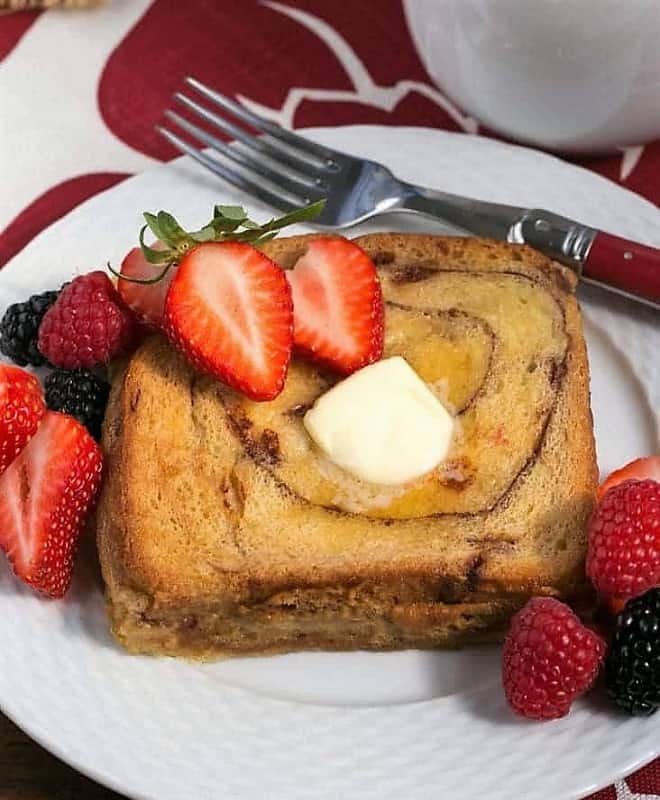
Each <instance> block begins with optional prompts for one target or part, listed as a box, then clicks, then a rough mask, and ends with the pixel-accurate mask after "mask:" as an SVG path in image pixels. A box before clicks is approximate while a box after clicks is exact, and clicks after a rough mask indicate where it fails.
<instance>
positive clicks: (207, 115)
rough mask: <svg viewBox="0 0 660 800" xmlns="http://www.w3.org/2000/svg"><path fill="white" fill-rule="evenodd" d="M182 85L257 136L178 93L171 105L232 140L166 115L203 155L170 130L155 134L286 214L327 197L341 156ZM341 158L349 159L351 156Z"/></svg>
mask: <svg viewBox="0 0 660 800" xmlns="http://www.w3.org/2000/svg"><path fill="white" fill-rule="evenodd" d="M186 83H187V84H188V85H189V86H191V87H192V88H193V89H194V90H195V91H196V92H198V93H199V94H200V95H201V96H202V97H203V98H204V99H205V100H207V101H210V102H212V103H213V104H214V105H215V107H216V108H219V109H220V110H221V111H223V112H224V114H225V115H227V116H228V117H229V116H230V117H233V118H234V119H235V120H238V121H240V122H242V123H243V124H244V125H247V126H250V127H251V128H252V129H254V130H255V131H256V132H257V133H258V134H259V135H254V134H252V133H249V132H248V131H247V130H245V128H243V127H241V126H239V125H237V124H236V123H235V122H234V121H232V119H231V118H229V119H228V118H226V117H225V116H221V115H220V114H218V113H216V111H215V110H211V109H209V108H207V107H206V106H204V105H202V104H201V103H199V102H197V101H196V100H193V99H192V98H190V97H188V96H187V95H185V94H183V93H182V92H177V93H176V94H175V95H174V98H175V100H176V101H177V102H178V103H179V104H180V105H181V106H183V107H184V108H185V109H187V111H188V112H189V113H190V115H194V116H196V117H197V118H198V119H200V120H203V121H204V122H205V123H207V126H211V127H212V128H215V129H217V130H219V131H221V132H222V133H224V134H225V135H227V136H230V137H232V138H233V139H234V141H233V142H232V143H231V144H229V143H228V142H226V141H223V140H222V139H220V138H218V137H217V136H214V135H213V134H212V133H209V132H208V130H205V129H204V128H201V127H199V126H198V125H196V124H194V123H193V122H190V121H189V120H188V119H186V118H185V117H183V116H181V114H178V113H177V112H175V111H171V110H168V111H166V112H165V116H166V118H167V119H168V120H169V121H170V122H172V123H173V124H174V126H176V128H178V129H179V130H180V131H181V132H183V133H185V134H187V136H188V137H190V139H192V140H193V141H194V142H195V143H196V144H201V145H203V146H205V147H206V148H208V149H207V150H206V151H205V150H201V149H199V148H197V147H195V146H193V145H192V144H191V143H190V142H189V141H187V139H186V138H183V137H182V136H181V135H179V134H178V133H176V132H174V131H172V130H170V128H169V127H165V126H159V127H158V128H157V130H158V131H159V133H161V134H162V135H163V136H164V137H165V138H166V139H167V140H168V141H169V142H170V143H171V144H173V145H174V147H176V148H177V149H178V150H181V151H182V152H184V153H187V154H188V155H189V156H191V157H192V158H194V159H195V161H197V162H199V163H200V164H201V165H202V166H204V167H206V168H207V169H210V170H211V171H213V172H214V173H215V174H216V175H219V176H220V177H221V178H224V179H225V180H227V181H228V182H229V183H232V184H234V185H235V186H237V187H238V188H239V189H243V190H244V191H246V192H249V193H250V194H253V195H255V196H256V197H258V198H259V199H260V200H262V201H264V202H265V203H268V204H269V205H273V206H275V207H276V208H281V209H283V210H289V209H291V208H294V207H296V206H301V205H305V204H308V203H312V202H315V201H316V200H320V199H321V198H323V197H325V196H326V194H327V193H328V191H329V189H330V187H329V185H328V180H327V178H328V177H330V176H333V175H335V174H337V172H338V171H340V169H341V165H340V164H339V163H338V158H341V154H338V153H335V152H334V151H332V150H329V149H328V148H325V147H322V146H321V145H317V144H316V143H314V142H311V141H309V140H307V139H303V138H302V137H301V136H297V135H296V134H294V133H291V132H290V131H286V130H284V129H283V128H281V127H280V126H279V125H276V124H274V123H272V122H270V121H268V120H266V119H264V118H263V117H260V116H258V115H257V114H254V113H253V112H251V111H250V110H248V109H247V108H244V107H243V106H241V105H240V104H239V103H237V102H235V101H234V100H230V99H229V98H228V97H225V96H224V95H222V94H220V93H219V92H216V91H214V90H213V89H210V88H208V87H207V86H204V84H202V83H200V82H199V81H197V80H195V79H194V78H190V77H189V78H186ZM344 158H347V159H350V156H345V157H344ZM227 162H230V163H233V164H235V165H237V167H238V168H235V167H233V166H230V164H229V163H227ZM263 179H265V180H263Z"/></svg>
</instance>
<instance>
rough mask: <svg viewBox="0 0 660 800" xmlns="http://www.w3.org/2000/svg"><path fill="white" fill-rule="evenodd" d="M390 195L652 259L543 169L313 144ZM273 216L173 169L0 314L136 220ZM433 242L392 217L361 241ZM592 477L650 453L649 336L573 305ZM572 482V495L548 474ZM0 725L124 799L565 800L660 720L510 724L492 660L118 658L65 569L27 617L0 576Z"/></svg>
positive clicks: (610, 201) (628, 310)
mask: <svg viewBox="0 0 660 800" xmlns="http://www.w3.org/2000/svg"><path fill="white" fill-rule="evenodd" d="M310 135H312V136H313V137H314V138H316V139H318V140H319V141H322V142H324V143H326V144H328V145H330V146H331V147H337V148H339V149H343V150H346V151H349V152H353V153H356V154H361V155H365V156H370V157H371V158H374V159H377V160H379V161H382V162H384V163H386V164H388V165H389V166H390V167H391V168H392V169H393V170H394V171H395V173H396V174H397V175H399V176H400V177H401V178H404V179H406V180H409V181H415V182H418V183H426V184H428V185H432V186H436V187H439V188H444V189H447V190H449V191H454V192H458V193H464V194H470V195H473V196H475V197H481V198H483V199H488V200H495V201H500V202H510V203H515V204H516V205H530V206H546V207H547V208H551V209H554V210H556V211H559V212H560V213H564V214H567V215H570V216H573V217H576V218H578V219H581V220H583V221H584V222H586V223H589V224H591V225H595V226H599V227H602V228H605V229H608V230H611V231H613V232H615V233H618V234H622V235H626V236H629V237H632V238H636V239H639V240H641V241H643V242H646V243H649V244H654V245H656V246H660V212H658V210H657V209H656V208H654V207H653V206H652V205H651V204H650V203H647V202H645V201H644V200H642V199H640V198H639V197H637V196H636V195H633V194H631V193H629V192H626V191H624V190H622V189H620V188H617V187H616V186H614V185H613V184H611V183H609V182H607V181H605V180H603V179H601V178H599V177H597V176H595V175H593V174H591V173H589V172H586V171H584V170H580V169H577V168H575V167H572V166H570V165H567V164H565V163H563V162H560V161H558V160H556V159H553V158H551V157H549V156H545V155H542V154H539V153H536V152H534V151H531V150H526V149H523V148H516V147H511V146H507V145H503V144H500V143H498V142H495V141H490V140H486V139H481V138H477V137H468V136H463V135H456V134H448V133H444V132H440V131H434V130H427V129H406V128H381V127H371V126H369V127H349V128H335V129H325V130H315V131H313V132H310ZM218 201H222V202H241V203H244V204H245V205H247V206H248V207H249V208H251V209H253V210H254V212H255V214H256V215H257V216H259V217H264V218H265V217H266V216H268V215H269V214H270V213H271V211H272V210H271V209H267V208H265V207H263V206H260V204H258V203H256V202H253V201H252V200H251V199H250V198H248V197H243V196H240V195H239V193H237V192H236V191H234V190H233V189H232V188H231V187H228V186H225V185H223V184H222V183H219V182H218V181H216V180H215V179H213V178H212V177H211V176H210V175H207V174H205V173H204V172H203V171H201V170H200V169H199V168H198V167H197V166H196V165H194V164H192V163H189V162H188V161H186V160H185V159H181V160H178V161H176V162H173V163H172V164H169V165H165V166H162V167H160V168H158V169H156V170H154V171H152V172H148V173H145V174H143V175H139V176H138V177H136V178H133V179H131V180H128V181H126V182H124V183H122V184H120V185H119V186H117V187H115V188H113V189H111V190H110V191H108V192H105V193H104V194H102V195H99V196H97V197H95V198H93V199H92V200H90V201H88V202H87V203H85V204H84V205H83V206H81V207H80V208H78V209H76V210H75V211H73V212H72V213H71V214H69V215H68V216H67V217H66V218H65V219H63V220H62V221H60V222H58V223H56V224H55V225H53V226H52V227H50V228H49V229H47V230H46V231H44V232H43V233H42V234H41V236H39V237H38V238H37V239H36V240H35V241H33V242H32V243H31V244H30V245H29V246H28V247H27V248H26V249H25V250H24V251H23V252H22V253H20V254H19V255H18V256H17V257H16V258H15V259H14V260H13V261H12V262H11V263H10V264H9V265H8V266H7V267H6V268H5V269H4V270H3V272H2V274H1V275H0V309H2V308H4V307H5V306H6V305H7V304H9V303H10V302H14V301H16V300H19V299H22V298H24V297H25V296H27V294H28V293H30V292H33V291H38V290H43V289H46V288H50V287H53V286H57V285H59V284H60V283H61V282H62V281H63V280H65V279H68V278H70V277H71V276H72V275H73V274H75V273H81V272H85V271H88V270H90V269H91V268H95V267H102V266H103V265H104V264H105V262H106V261H107V260H108V259H110V260H112V261H113V262H114V263H118V262H119V260H120V258H121V257H122V255H123V254H124V253H125V252H126V250H127V249H128V248H129V247H131V246H133V244H134V243H135V236H136V232H137V230H138V227H139V225H140V222H141V220H140V212H141V211H143V210H152V211H154V210H158V209H160V208H163V207H164V208H167V209H169V210H172V211H173V212H175V213H176V214H177V215H178V216H180V217H181V218H182V219H183V220H184V221H185V222H188V223H192V224H195V223H200V222H201V221H203V220H205V219H206V217H207V215H208V213H209V212H210V209H211V207H212V204H213V203H214V202H218ZM392 229H398V230H425V231H439V230H441V229H442V228H441V226H439V225H437V224H436V223H432V222H429V221H427V220H421V219H413V218H411V217H404V216H401V217H390V218H389V219H380V220H377V221H375V222H372V223H370V224H368V225H363V226H361V228H360V230H361V231H366V230H369V231H375V230H392ZM582 300H583V308H584V313H585V317H586V328H587V337H588V346H589V355H590V360H591V367H592V372H593V378H592V391H593V407H594V416H595V422H596V431H597V440H598V452H599V461H600V467H601V469H602V471H603V472H606V471H608V470H610V469H612V468H614V467H616V466H619V465H621V464H623V463H624V462H625V461H627V460H629V459H631V458H633V457H635V456H638V455H641V454H644V453H649V452H653V451H655V450H657V449H658V432H657V425H658V418H657V412H658V409H660V379H659V378H660V375H659V372H658V369H659V366H658V357H657V354H658V352H660V324H659V323H660V317H658V316H654V313H653V312H651V311H649V310H647V309H644V308H642V307H639V306H634V305H632V304H629V303H627V302H625V301H622V300H617V299H608V298H606V297H604V296H603V295H601V294H597V293H596V292H595V291H592V292H590V293H586V292H585V293H584V294H583V295H582ZM565 477H566V480H570V476H565ZM0 595H1V596H2V613H1V614H0V641H2V647H0V706H1V707H2V710H3V711H4V712H5V713H6V714H8V715H9V716H10V717H12V718H13V719H14V720H15V721H16V722H17V723H18V724H19V725H20V726H21V727H23V728H24V729H25V730H26V731H27V732H28V733H29V734H30V735H31V736H33V737H34V738H35V739H37V740H38V741H40V742H41V743H42V744H43V745H45V746H46V747H47V748H48V749H50V750H52V751H53V752H54V753H55V754H56V755H58V756H59V757H61V758H63V759H64V760H65V761H68V762H69V763H70V764H72V765H73V766H74V767H76V768H78V769H79V770H81V771H82V772H85V773H87V774H88V775H90V776H91V777H93V778H95V779H97V780H99V781H101V782H103V783H106V784H107V785H109V786H111V787H113V788H114V789H116V790H118V791H121V792H123V793H125V794H127V795H130V796H131V797H134V798H150V799H151V798H153V800H181V798H195V799H196V800H210V798H235V799H236V800H261V798H266V797H267V798H274V799H275V800H302V799H303V798H304V799H305V800H308V799H309V800H311V799H312V798H314V799H317V800H321V798H327V799H328V800H329V798H337V797H344V798H350V800H367V799H368V798H374V800H376V799H377V800H387V798H397V800H400V799H401V798H405V800H427V798H429V797H452V798H475V797H480V796H484V797H486V796H487V797H488V798H489V800H505V799H506V800H509V799H510V798H523V797H524V798H525V799H526V800H569V798H578V797H582V796H584V795H586V794H588V793H589V792H590V791H593V790H595V789H596V788H599V787H601V786H604V785H607V784H608V783H611V782H612V781H613V780H615V779H616V778H618V777H620V776H622V775H625V774H628V773H630V772H632V771H633V770H634V769H635V768H637V767H639V766H641V765H642V764H644V763H646V762H647V761H649V760H651V759H652V758H653V757H654V756H655V755H657V754H658V753H659V752H660V714H658V715H656V716H655V717H654V718H651V719H648V720H640V719H627V718H623V717H620V716H617V715H616V714H615V713H613V712H612V711H611V710H610V709H609V708H608V707H606V705H605V704H602V703H600V702H599V701H597V700H595V699H593V698H590V699H585V700H583V701H581V702H578V703H577V705H576V707H575V708H574V709H573V711H572V712H571V714H570V715H569V716H568V717H567V718H565V719H563V720H560V721H557V722H552V723H544V724H538V723H536V724H535V723H527V722H523V721H520V720H518V719H514V717H513V716H512V715H511V714H510V713H509V712H508V711H507V708H506V706H505V702H504V699H503V696H502V692H501V689H500V687H499V671H498V666H499V664H498V658H499V655H498V651H497V649H496V648H491V649H489V648H485V649H484V648H482V649H476V648H475V649H467V650H464V651H461V652H458V653H441V652H438V653H420V652H415V651H408V652H402V653H386V654H368V653H336V654H318V653H302V654H296V655H290V656H278V657H273V658H261V659H236V660H231V661H227V662H224V663H217V664H209V665H195V664H189V663H185V662H181V661H175V660H168V659H160V660H157V659H149V658H136V657H130V656H128V655H126V654H124V653H123V652H122V651H121V650H120V649H119V648H118V647H116V646H115V644H114V643H113V641H112V640H111V638H110V636H109V633H108V628H107V624H106V619H105V615H104V609H103V601H102V596H101V590H100V588H99V586H98V583H97V580H96V579H95V577H94V576H93V575H91V574H89V573H87V572H86V571H85V569H84V568H83V569H82V570H81V571H80V572H79V574H78V576H77V578H76V580H75V582H74V587H73V589H72V591H71V593H70V595H69V596H68V598H67V599H66V600H65V601H63V602H46V601H44V600H41V599H39V598H38V597H35V596H34V595H33V594H32V593H31V592H30V591H29V590H27V589H25V588H23V587H22V586H20V585H18V584H17V583H16V581H15V580H14V579H13V577H12V576H11V574H10V571H9V569H8V568H7V567H6V566H5V565H4V564H0Z"/></svg>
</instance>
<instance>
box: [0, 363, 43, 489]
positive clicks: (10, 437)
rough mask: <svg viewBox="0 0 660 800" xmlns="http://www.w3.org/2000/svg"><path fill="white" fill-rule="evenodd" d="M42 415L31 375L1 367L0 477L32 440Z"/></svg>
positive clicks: (40, 397)
mask: <svg viewBox="0 0 660 800" xmlns="http://www.w3.org/2000/svg"><path fill="white" fill-rule="evenodd" d="M45 411H46V403H45V402H44V395H43V392H42V391H41V386H40V385H39V381H38V380H37V379H36V378H35V377H34V375H31V374H30V373H29V372H26V371H25V370H24V369H19V368H18V367H10V366H8V365H7V364H0V474H2V473H3V472H4V471H5V469H7V467H8V466H9V465H10V464H11V462H12V461H13V460H14V459H15V458H16V456H17V455H18V454H19V453H20V452H21V450H22V449H23V448H24V447H25V445H26V444H27V443H28V442H29V440H30V439H31V438H32V436H33V434H34V432H35V431H36V430H37V426H38V425H39V422H40V421H41V418H42V417H43V415H44V412H45Z"/></svg>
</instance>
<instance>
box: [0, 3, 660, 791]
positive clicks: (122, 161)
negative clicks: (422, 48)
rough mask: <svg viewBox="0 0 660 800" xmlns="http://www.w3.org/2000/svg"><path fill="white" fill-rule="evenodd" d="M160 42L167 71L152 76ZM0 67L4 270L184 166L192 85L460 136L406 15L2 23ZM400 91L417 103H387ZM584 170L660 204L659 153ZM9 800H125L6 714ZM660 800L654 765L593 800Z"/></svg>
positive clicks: (147, 11) (164, 15)
mask: <svg viewBox="0 0 660 800" xmlns="http://www.w3.org/2000/svg"><path fill="white" fill-rule="evenodd" d="M358 7H359V14H357V13H356V8H358ZM200 20H203V24H200ZM163 41H165V42H167V48H166V51H167V52H166V55H167V57H166V58H163V59H162V60H161V61H159V62H158V63H157V65H156V68H154V66H155V64H154V53H158V52H159V47H160V43H161V42H163ZM218 43H222V44H223V45H224V46H222V47H219V46H218ZM383 52H387V53H388V54H389V57H388V58H386V59H384V58H382V53H383ZM0 61H2V62H3V64H2V66H3V69H2V70H1V71H0V102H1V104H2V107H3V113H2V114H1V115H0V142H2V145H1V147H0V161H1V162H2V169H1V171H2V175H3V190H2V192H0V266H2V264H4V263H5V262H6V261H7V260H8V259H9V258H11V257H12V256H13V255H15V254H16V253H17V252H18V251H19V250H20V249H21V248H22V247H23V246H24V245H25V244H27V242H29V241H30V239H31V238H33V237H34V236H35V235H36V234H37V233H38V232H39V231H40V230H42V229H43V228H44V227H45V226H46V225H48V224H50V223H51V222H53V221H54V220H56V219H58V218H59V217H61V216H62V215H64V214H65V213H67V212H68V211H69V210H71V209H72V208H74V207H75V206H76V205H78V204H79V203H80V202H82V201H84V200H86V199H87V198H89V197H91V196H92V195H94V194H96V193H97V192H99V191H102V190H104V189H106V188H109V187H110V186H113V185H114V184H116V183H118V182H119V181H121V180H123V179H124V178H126V177H127V176H129V175H131V174H134V173H136V172H139V171H142V170H144V169H148V168H149V167H151V166H154V165H156V164H158V163H160V162H162V161H167V160H169V159H171V158H173V157H174V156H175V155H176V153H175V152H174V150H173V149H172V148H171V147H170V146H169V145H168V144H167V143H166V142H164V141H163V140H161V139H160V138H159V137H158V136H157V134H156V133H155V132H154V125H155V124H156V123H158V122H159V121H161V118H162V112H163V109H165V108H166V107H167V106H168V105H169V104H170V99H171V96H172V94H173V93H174V92H175V91H176V90H177V89H180V88H181V86H182V81H183V78H184V77H185V76H186V75H187V74H190V73H191V72H193V74H194V75H195V76H196V77H198V78H199V79H200V80H202V81H204V82H206V83H208V84H210V85H212V86H215V87H217V88H218V89H219V90H220V91H222V92H224V93H226V94H228V95H231V96H239V95H240V96H241V97H242V98H247V99H248V101H252V102H253V103H257V104H259V110H260V111H261V113H266V114H267V115H269V116H270V117H271V118H272V119H274V120H276V121H278V122H280V123H281V124H284V125H287V126H290V127H305V126H312V125H345V124H352V123H374V124H383V125H423V126H427V127H437V128H443V129H446V130H453V131H460V130H465V129H466V126H465V124H464V118H463V117H462V115H461V114H460V112H459V110H458V109H455V108H454V107H453V106H452V104H451V103H450V102H449V101H448V98H446V97H444V96H443V95H442V92H441V90H440V89H439V87H436V86H433V82H432V80H431V79H430V78H429V76H428V74H427V72H426V70H425V69H424V66H423V63H422V61H421V59H420V57H419V55H418V54H417V52H416V51H415V47H414V44H413V42H412V40H411V38H410V36H409V34H408V31H407V27H406V22H405V16H404V13H403V9H402V6H401V0H360V2H359V3H357V2H353V3H351V2H346V3H328V2H327V0H286V3H285V4H284V5H283V4H279V5H277V7H275V5H274V4H273V5H271V6H268V5H267V4H266V3H259V2H257V0H248V1H247V2H243V3H240V4H239V3H232V2H230V0H225V2H220V0H187V2H186V3H180V2H175V0H110V2H109V3H108V4H107V5H106V6H104V7H102V8H101V9H98V10H93V11H75V12H74V11H71V12H63V11H55V10H52V11H47V12H21V13H17V14H11V15H5V16H0ZM254 64H258V65H259V69H253V68H252V67H251V65H254ZM404 80H405V81H407V85H408V86H409V87H410V88H409V90H408V91H407V92H405V93H403V94H402V95H401V96H400V97H399V99H398V100H397V101H394V102H392V97H394V96H395V95H394V94H392V93H395V92H396V91H397V90H396V84H397V82H399V81H404ZM294 88H298V89H299V91H298V92H295V93H293V92H292V89H294ZM390 95H391V96H390ZM397 96H398V95H397ZM9 120H11V123H12V124H11V125H8V124H7V121H9ZM3 123H4V125H3ZM461 126H463V127H461ZM468 127H469V126H468ZM477 132H478V133H481V134H483V135H490V132H489V131H487V130H484V129H483V128H481V127H477ZM9 153H11V158H7V157H6V156H7V154H9ZM3 155H4V156H5V157H4V158H2V156H3ZM579 163H581V164H582V165H583V166H586V167H587V168H589V169H593V170H595V171H597V172H599V173H600V174H601V175H604V176H605V177H607V178H609V179H611V180H613V181H616V182H617V183H619V184H621V185H623V186H625V187H626V188H628V189H631V190H632V191H635V192H638V193H639V194H641V195H643V196H645V197H646V198H648V199H649V200H651V201H652V202H654V203H656V204H657V203H659V202H660V141H658V142H654V143H652V144H650V145H647V146H645V147H632V148H627V149H624V150H622V152H621V153H620V154H617V155H612V156H608V157H603V158H586V159H581V160H580V161H579ZM4 568H5V566H4V564H2V563H1V560H0V569H4ZM653 791H655V792H656V793H657V794H652V793H653ZM0 798H2V800H111V799H112V798H114V800H120V798H119V795H116V794H115V793H113V792H111V791H109V790H107V789H104V788H102V787H100V786H97V785H96V784H94V783H93V782H91V781H89V780H88V779H86V778H85V777H83V776H81V775H79V774H78V773H76V772H75V771H74V770H72V769H70V768H69V767H67V766H65V765H64V764H62V763H61V762H59V761H58V760H57V759H55V758H54V757H53V756H51V755H49V754H48V753H46V752H45V751H44V750H43V749H41V748H40V747H39V746H37V745H36V744H34V743H33V742H32V741H31V740H30V739H29V738H28V737H27V736H26V735H25V734H23V733H22V732H21V731H20V730H19V729H18V728H17V727H16V726H15V725H13V724H12V723H11V722H10V721H9V720H7V719H6V718H4V717H3V716H2V715H0ZM653 798H656V800H660V759H658V760H657V761H655V762H654V763H653V764H651V765H649V766H648V767H646V768H645V769H643V770H641V771H640V772H638V773H637V774H636V775H635V776H631V777H630V778H628V779H627V781H625V782H624V781H621V782H619V783H618V784H617V785H616V787H610V788H608V789H606V790H603V791H602V792H599V793H598V794H597V795H594V796H593V798H592V800H653Z"/></svg>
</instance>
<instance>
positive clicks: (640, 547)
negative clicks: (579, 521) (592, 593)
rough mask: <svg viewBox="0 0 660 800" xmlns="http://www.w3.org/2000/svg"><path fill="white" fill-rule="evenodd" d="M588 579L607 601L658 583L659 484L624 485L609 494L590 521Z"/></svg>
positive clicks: (635, 592) (645, 482)
mask: <svg viewBox="0 0 660 800" xmlns="http://www.w3.org/2000/svg"><path fill="white" fill-rule="evenodd" d="M587 575H588V576H589V578H591V581H592V583H593V585H594V586H595V587H596V589H598V591H599V592H600V593H601V594H602V595H604V596H605V597H619V598H624V599H628V598H630V597H635V596H637V595H639V594H642V592H645V591H646V590H647V589H651V588H652V587H654V586H656V585H658V584H659V583H660V483H658V482H657V481H653V480H643V481H636V480H631V481H624V482H623V483H619V484H617V485H616V486H613V487H612V488H611V489H609V490H608V491H607V492H606V493H605V495H604V496H603V498H602V500H601V501H600V503H599V504H598V506H597V507H596V510H595V511H594V513H593V515H592V517H591V520H590V521H589V547H588V550H587Z"/></svg>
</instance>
